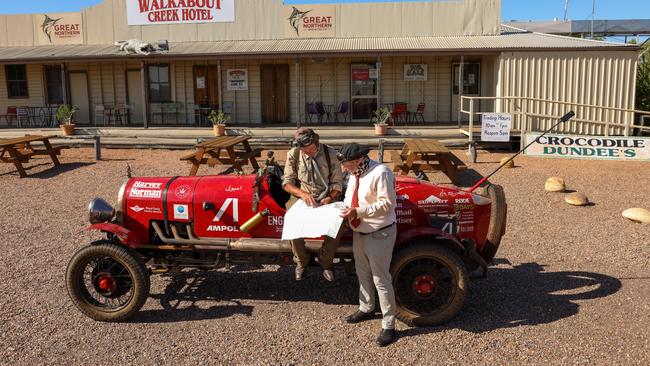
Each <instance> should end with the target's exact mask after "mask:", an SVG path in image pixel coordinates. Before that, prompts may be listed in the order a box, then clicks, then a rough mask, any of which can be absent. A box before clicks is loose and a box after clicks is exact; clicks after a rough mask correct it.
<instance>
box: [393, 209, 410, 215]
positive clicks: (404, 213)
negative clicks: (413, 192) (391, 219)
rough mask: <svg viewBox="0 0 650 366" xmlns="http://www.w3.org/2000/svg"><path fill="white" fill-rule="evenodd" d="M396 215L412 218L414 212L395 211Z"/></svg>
mask: <svg viewBox="0 0 650 366" xmlns="http://www.w3.org/2000/svg"><path fill="white" fill-rule="evenodd" d="M395 214H396V215H397V216H411V215H412V214H413V210H395Z"/></svg>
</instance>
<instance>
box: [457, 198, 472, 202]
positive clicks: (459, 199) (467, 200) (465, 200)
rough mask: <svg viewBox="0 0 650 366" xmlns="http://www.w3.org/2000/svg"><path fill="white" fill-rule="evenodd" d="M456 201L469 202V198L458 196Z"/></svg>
mask: <svg viewBox="0 0 650 366" xmlns="http://www.w3.org/2000/svg"><path fill="white" fill-rule="evenodd" d="M455 202H456V203H469V198H456V201H455Z"/></svg>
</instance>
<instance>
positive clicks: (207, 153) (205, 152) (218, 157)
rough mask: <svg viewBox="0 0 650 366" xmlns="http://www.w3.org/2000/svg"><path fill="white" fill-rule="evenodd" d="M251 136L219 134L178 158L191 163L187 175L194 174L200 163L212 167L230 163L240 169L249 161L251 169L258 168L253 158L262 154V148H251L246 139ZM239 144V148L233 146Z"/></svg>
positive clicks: (232, 166)
mask: <svg viewBox="0 0 650 366" xmlns="http://www.w3.org/2000/svg"><path fill="white" fill-rule="evenodd" d="M250 138H251V136H220V137H217V138H215V139H213V140H210V141H206V142H203V143H201V144H198V145H196V151H195V152H193V153H190V154H187V155H184V156H182V157H181V158H180V160H181V161H187V162H189V163H190V164H192V168H191V170H190V173H189V175H191V176H193V175H196V173H197V171H198V169H199V167H200V166H201V165H202V164H205V165H208V166H210V167H213V166H215V165H230V167H231V168H233V169H235V170H242V166H244V165H247V164H248V162H250V164H251V166H252V167H253V169H255V170H257V169H259V164H258V163H257V160H256V159H255V158H257V157H260V156H261V155H262V149H259V148H258V149H251V147H250V145H249V143H248V140H249V139H250ZM237 145H240V146H239V149H236V148H235V147H236V146H237Z"/></svg>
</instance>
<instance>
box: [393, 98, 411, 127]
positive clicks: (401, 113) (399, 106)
mask: <svg viewBox="0 0 650 366" xmlns="http://www.w3.org/2000/svg"><path fill="white" fill-rule="evenodd" d="M407 107H408V105H407V104H406V103H395V105H394V106H393V121H395V123H397V124H399V123H400V120H401V121H402V122H403V123H404V124H407V123H408V110H407Z"/></svg>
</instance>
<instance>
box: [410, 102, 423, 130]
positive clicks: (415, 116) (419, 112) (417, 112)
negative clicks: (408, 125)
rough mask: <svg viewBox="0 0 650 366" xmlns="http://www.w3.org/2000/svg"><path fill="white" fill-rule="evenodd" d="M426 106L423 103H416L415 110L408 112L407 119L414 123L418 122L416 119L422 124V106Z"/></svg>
mask: <svg viewBox="0 0 650 366" xmlns="http://www.w3.org/2000/svg"><path fill="white" fill-rule="evenodd" d="M425 107H426V104H425V103H418V107H417V108H416V110H415V112H409V117H408V118H409V120H410V121H411V122H413V123H414V124H418V119H419V122H420V123H421V124H422V125H424V124H425V123H424V108H425Z"/></svg>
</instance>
